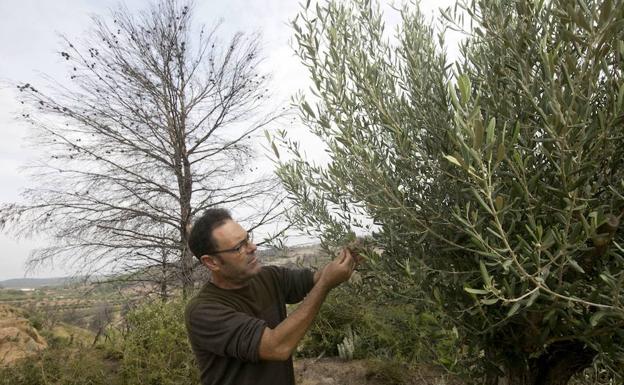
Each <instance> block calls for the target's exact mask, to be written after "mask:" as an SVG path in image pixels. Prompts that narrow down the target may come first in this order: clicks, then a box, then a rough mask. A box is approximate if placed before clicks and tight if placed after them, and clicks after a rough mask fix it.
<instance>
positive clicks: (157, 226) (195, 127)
mask: <svg viewBox="0 0 624 385" xmlns="http://www.w3.org/2000/svg"><path fill="white" fill-rule="evenodd" d="M191 13H192V7H191V6H190V5H188V4H187V5H180V4H178V2H177V1H175V0H164V1H161V2H158V3H156V4H155V5H153V6H152V7H151V8H150V9H148V10H147V11H144V12H142V13H138V14H132V13H131V12H129V11H128V10H127V8H123V7H121V8H119V9H118V10H117V11H113V13H112V16H113V19H114V20H113V21H112V22H106V21H105V20H104V19H102V18H99V17H94V18H93V23H94V29H93V35H91V37H90V39H87V40H85V41H84V42H83V43H81V44H74V43H72V42H70V41H69V40H68V39H66V38H64V41H65V44H66V48H65V50H64V51H62V52H60V55H61V56H62V57H63V58H64V59H66V61H67V64H68V69H69V79H65V80H54V79H51V78H48V81H49V82H48V83H47V88H46V90H45V91H44V90H40V89H37V88H35V87H34V86H33V85H32V84H31V83H25V84H24V83H20V85H18V88H19V90H20V91H21V94H20V95H22V96H23V100H22V103H23V104H24V106H25V108H26V111H25V112H24V113H23V114H22V116H21V118H23V119H24V120H26V121H27V122H29V123H30V124H31V125H32V127H33V129H34V130H35V131H34V132H35V135H33V144H35V145H36V146H37V147H39V148H40V149H42V150H43V151H44V152H45V153H44V156H43V158H42V159H41V160H40V161H39V162H38V163H36V164H35V165H33V166H32V168H31V171H32V181H33V186H32V187H31V188H29V189H27V190H26V191H25V192H24V197H25V202H26V204H4V205H3V206H2V207H1V211H0V221H1V222H0V223H1V224H2V225H3V227H4V228H5V230H7V229H8V230H12V231H13V232H15V233H22V234H23V233H27V234H32V233H33V232H35V233H39V232H42V233H44V234H46V235H48V236H49V237H51V239H52V241H53V242H51V245H50V246H47V247H44V248H41V249H38V250H36V251H34V252H33V254H32V256H31V259H30V265H31V266H36V265H39V264H42V263H45V262H49V261H53V260H58V259H60V260H62V261H65V263H70V264H72V265H73V266H75V267H77V268H78V269H79V271H80V272H81V273H95V272H102V271H106V272H109V273H110V272H129V271H136V270H137V269H144V268H146V267H150V266H153V267H163V266H164V267H168V269H166V270H167V271H166V272H165V273H163V274H161V275H160V278H159V279H160V281H158V282H157V285H159V289H158V290H160V292H161V293H162V295H164V296H166V295H167V293H168V289H167V284H168V283H171V282H178V283H181V285H182V287H183V289H184V290H183V291H184V293H185V295H186V294H187V293H188V291H189V289H190V288H191V287H192V283H193V282H192V272H193V269H194V266H195V262H194V258H193V257H192V255H191V253H190V251H189V249H188V247H187V237H188V229H189V227H190V226H189V225H190V223H191V220H192V218H193V216H194V215H195V214H196V213H197V212H199V211H202V210H204V209H206V208H209V207H213V206H227V207H230V208H234V209H235V210H237V211H238V212H241V213H246V215H247V214H248V215H249V216H248V217H247V218H246V220H247V223H248V224H249V226H251V227H258V226H260V225H262V224H266V223H268V222H271V221H274V220H275V219H276V218H277V216H278V215H279V204H280V199H278V198H276V197H275V195H274V192H275V191H277V190H278V189H277V188H276V186H277V183H276V182H275V180H274V179H273V178H272V177H268V176H267V175H260V173H259V171H258V167H257V165H256V164H255V163H254V158H253V154H254V151H253V150H254V140H255V136H254V134H255V133H257V132H258V131H259V130H261V129H262V128H264V127H266V126H267V125H268V124H269V123H271V122H272V121H274V119H276V117H277V114H275V113H269V114H267V113H266V112H262V107H263V102H264V99H266V98H267V97H268V96H267V91H268V85H267V81H268V76H267V75H266V74H262V73H260V72H259V69H258V64H259V63H260V62H261V57H260V56H259V45H258V37H257V36H256V35H254V36H246V35H243V34H241V33H238V34H236V35H235V36H234V37H233V38H232V39H231V40H230V41H229V42H228V43H227V44H225V45H221V44H219V41H218V40H217V38H216V27H215V28H214V29H212V30H210V31H208V32H207V31H206V30H205V29H204V28H202V29H201V30H198V31H197V32H195V30H194V29H192V26H191ZM192 36H194V37H195V38H191V37H192ZM258 116H260V118H259V117H258ZM171 277H175V281H171V280H170V279H171ZM141 279H145V275H141Z"/></svg>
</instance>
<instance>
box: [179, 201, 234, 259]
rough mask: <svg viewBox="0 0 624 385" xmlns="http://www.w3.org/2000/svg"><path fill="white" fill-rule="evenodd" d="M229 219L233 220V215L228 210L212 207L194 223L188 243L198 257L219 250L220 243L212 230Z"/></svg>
mask: <svg viewBox="0 0 624 385" xmlns="http://www.w3.org/2000/svg"><path fill="white" fill-rule="evenodd" d="M228 220H232V215H231V214H230V212H229V211H228V210H226V209H221V208H212V209H208V210H206V211H204V213H203V214H202V216H201V217H199V218H197V220H196V221H195V223H193V227H192V228H191V235H190V236H189V241H188V244H189V248H190V249H191V251H192V252H193V254H194V255H195V257H197V259H200V260H201V257H202V255H207V254H210V253H214V252H215V251H217V246H218V245H217V242H216V240H215V239H214V237H213V236H212V232H213V230H214V229H216V228H217V227H219V226H221V225H222V224H223V223H225V222H227V221H228Z"/></svg>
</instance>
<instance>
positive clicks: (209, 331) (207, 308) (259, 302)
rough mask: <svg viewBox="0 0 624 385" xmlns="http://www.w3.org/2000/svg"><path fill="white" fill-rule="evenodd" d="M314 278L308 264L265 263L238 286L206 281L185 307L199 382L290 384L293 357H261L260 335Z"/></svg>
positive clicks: (280, 317)
mask: <svg viewBox="0 0 624 385" xmlns="http://www.w3.org/2000/svg"><path fill="white" fill-rule="evenodd" d="M313 285H314V279H313V275H312V272H311V271H310V270H307V269H301V270H295V269H286V268H283V267H277V266H265V267H263V268H262V270H261V271H260V273H258V274H257V275H256V276H255V277H253V278H252V279H251V280H250V281H249V284H248V285H247V286H245V287H243V288H241V289H234V290H225V289H221V288H219V287H217V286H215V285H213V284H212V283H210V282H208V283H207V284H206V285H204V287H203V288H202V290H201V291H200V292H199V293H198V294H197V295H196V296H195V297H194V298H193V299H191V301H190V302H189V303H188V305H187V307H186V314H185V315H186V329H187V332H188V335H189V339H190V341H191V346H192V347H193V351H194V352H195V357H196V358H197V363H198V364H199V369H200V373H201V382H202V384H203V385H294V384H295V380H294V373H293V367H292V358H290V359H288V360H287V361H261V360H259V357H258V348H259V345H260V337H262V332H263V330H264V328H265V327H270V328H275V327H276V326H277V325H278V324H279V323H280V322H281V321H282V320H284V319H285V318H286V304H287V303H289V304H290V303H297V302H299V301H301V300H302V299H303V298H304V297H305V296H306V294H307V293H308V292H309V291H310V290H311V289H312V286H313Z"/></svg>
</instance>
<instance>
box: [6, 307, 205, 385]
mask: <svg viewBox="0 0 624 385" xmlns="http://www.w3.org/2000/svg"><path fill="white" fill-rule="evenodd" d="M183 305H184V301H183V300H182V299H181V298H179V299H176V300H173V301H170V302H168V303H166V304H163V303H162V302H160V301H158V302H154V303H148V304H143V305H141V306H139V307H138V308H137V309H135V310H133V311H131V312H130V313H129V314H128V316H127V323H126V324H124V325H123V327H120V326H116V327H112V326H111V327H109V328H108V330H107V335H108V338H106V339H100V340H99V342H98V343H97V344H94V343H93V336H92V335H91V336H90V337H91V338H89V336H85V335H88V334H89V333H88V332H86V331H85V330H79V329H78V328H71V327H65V328H64V330H63V331H59V330H47V329H46V330H45V331H44V332H43V333H42V334H43V335H44V336H45V338H46V339H47V340H48V343H49V345H50V347H49V348H48V349H46V350H44V351H43V352H41V353H40V354H39V356H38V357H35V358H29V359H24V360H21V361H20V362H19V363H18V364H16V365H14V366H10V367H5V368H0V384H6V385H39V384H41V385H43V384H58V385H72V384H81V385H85V384H90V385H100V384H101V385H141V384H145V385H148V384H149V385H153V384H161V385H166V384H197V383H199V374H198V371H197V368H196V365H195V360H194V357H193V353H192V351H191V348H190V346H189V343H188V339H187V337H186V330H185V328H184V320H183V318H184V312H183V307H184V306H183ZM69 333H71V334H72V336H73V337H71V338H70V337H69Z"/></svg>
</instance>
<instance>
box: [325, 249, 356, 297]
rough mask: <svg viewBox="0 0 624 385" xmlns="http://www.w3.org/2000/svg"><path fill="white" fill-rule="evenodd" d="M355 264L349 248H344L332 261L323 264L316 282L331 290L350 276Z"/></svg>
mask: <svg viewBox="0 0 624 385" xmlns="http://www.w3.org/2000/svg"><path fill="white" fill-rule="evenodd" d="M356 264H357V262H356V260H355V259H354V258H353V256H352V255H351V252H350V251H349V249H347V248H344V249H342V250H341V251H340V254H338V256H337V257H336V258H335V259H334V260H333V261H331V262H330V263H328V264H327V265H325V267H324V268H323V270H322V271H321V275H320V277H319V282H318V283H319V284H320V285H323V286H324V287H325V288H327V289H328V290H331V289H333V288H334V287H336V286H338V285H340V284H341V283H343V282H345V281H347V280H348V279H349V278H350V277H351V274H352V273H353V270H354V269H355V266H356Z"/></svg>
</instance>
